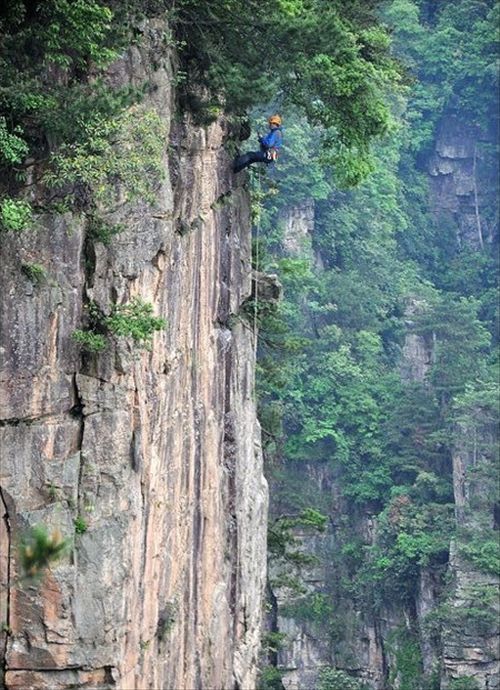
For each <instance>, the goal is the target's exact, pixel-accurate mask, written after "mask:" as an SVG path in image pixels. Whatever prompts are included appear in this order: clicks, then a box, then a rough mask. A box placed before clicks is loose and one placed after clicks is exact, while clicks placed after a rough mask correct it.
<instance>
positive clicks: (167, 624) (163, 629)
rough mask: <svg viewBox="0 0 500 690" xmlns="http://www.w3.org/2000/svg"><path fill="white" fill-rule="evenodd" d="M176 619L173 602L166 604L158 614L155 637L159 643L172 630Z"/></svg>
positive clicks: (175, 608)
mask: <svg viewBox="0 0 500 690" xmlns="http://www.w3.org/2000/svg"><path fill="white" fill-rule="evenodd" d="M176 617H177V607H176V606H175V604H174V603H173V602H168V603H167V604H166V606H165V607H164V608H163V609H162V611H161V612H160V615H159V617H158V625H157V627H156V637H157V638H158V640H159V641H160V642H161V641H162V640H164V639H165V638H166V637H167V635H168V634H169V632H170V631H171V630H172V628H173V626H174V623H175V621H176Z"/></svg>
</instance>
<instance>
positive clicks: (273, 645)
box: [261, 632, 287, 653]
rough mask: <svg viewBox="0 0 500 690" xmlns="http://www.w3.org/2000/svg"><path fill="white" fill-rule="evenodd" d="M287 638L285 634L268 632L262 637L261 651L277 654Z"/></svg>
mask: <svg viewBox="0 0 500 690" xmlns="http://www.w3.org/2000/svg"><path fill="white" fill-rule="evenodd" d="M286 640H287V636H286V634H285V633H280V632H268V633H266V634H265V635H263V637H262V642H261V646H262V649H263V651H265V652H268V653H269V652H271V653H277V652H279V650H280V649H282V648H283V647H284V646H285V645H286Z"/></svg>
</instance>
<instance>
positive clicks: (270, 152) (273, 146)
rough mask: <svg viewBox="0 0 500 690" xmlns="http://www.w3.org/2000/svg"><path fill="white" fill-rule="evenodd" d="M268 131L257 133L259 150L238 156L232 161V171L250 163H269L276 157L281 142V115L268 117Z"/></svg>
mask: <svg viewBox="0 0 500 690" xmlns="http://www.w3.org/2000/svg"><path fill="white" fill-rule="evenodd" d="M268 122H269V132H268V133H267V134H266V135H265V136H263V137H262V136H260V134H259V135H258V138H259V143H260V151H249V152H248V153H244V154H243V155H242V156H238V157H237V158H236V160H235V161H234V165H233V171H234V172H235V173H238V172H240V171H241V170H243V169H244V168H247V167H248V166H249V165H252V163H265V164H266V165H269V164H270V163H274V162H275V161H276V160H277V158H278V150H279V149H280V147H281V144H282V142H283V129H282V127H281V117H280V116H279V115H278V114H275V115H271V117H269V118H268Z"/></svg>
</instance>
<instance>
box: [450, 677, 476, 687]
mask: <svg viewBox="0 0 500 690" xmlns="http://www.w3.org/2000/svg"><path fill="white" fill-rule="evenodd" d="M448 689H449V690H480V688H479V684H478V682H477V680H476V679H475V678H473V677H472V676H463V677H462V678H452V679H451V680H450V682H449V683H448Z"/></svg>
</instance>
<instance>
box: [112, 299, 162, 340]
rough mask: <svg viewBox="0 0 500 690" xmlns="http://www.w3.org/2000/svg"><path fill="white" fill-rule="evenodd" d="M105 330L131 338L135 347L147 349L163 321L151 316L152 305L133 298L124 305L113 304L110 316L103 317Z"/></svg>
mask: <svg viewBox="0 0 500 690" xmlns="http://www.w3.org/2000/svg"><path fill="white" fill-rule="evenodd" d="M103 323H104V325H105V326H106V328H107V329H108V330H109V331H110V332H111V333H113V335H116V336H122V337H131V338H132V339H133V341H134V342H135V343H136V344H137V345H141V346H142V347H145V348H146V349H149V348H150V347H151V344H152V340H153V333H154V332H155V331H160V330H162V329H164V328H165V327H166V325H167V323H166V321H165V319H162V318H160V317H157V316H153V305H152V304H149V303H148V302H144V301H143V300H142V299H141V298H140V297H134V298H133V299H132V300H131V301H130V302H127V303H125V304H115V305H114V307H113V309H112V311H111V314H110V315H109V316H106V317H104V319H103Z"/></svg>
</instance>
